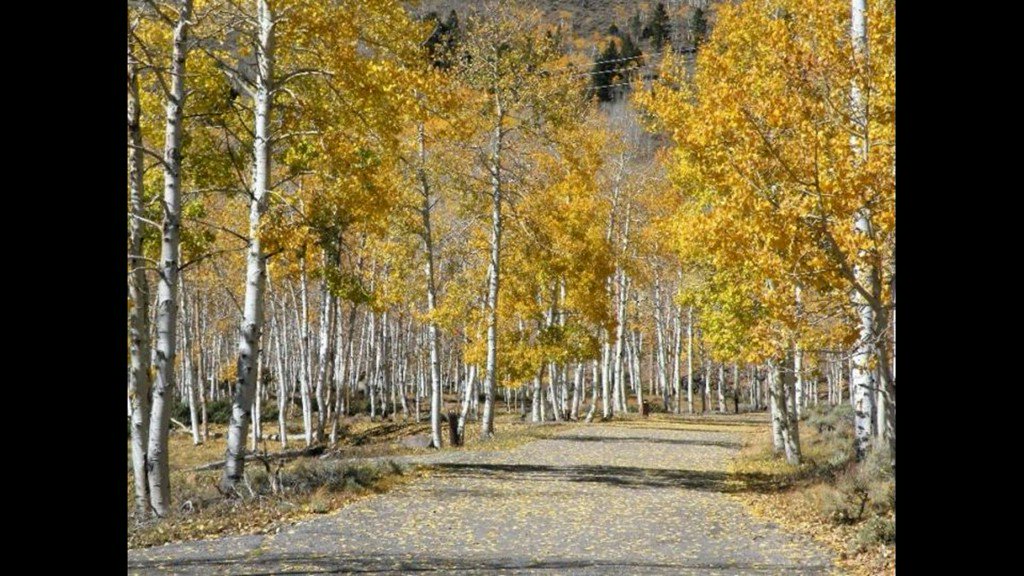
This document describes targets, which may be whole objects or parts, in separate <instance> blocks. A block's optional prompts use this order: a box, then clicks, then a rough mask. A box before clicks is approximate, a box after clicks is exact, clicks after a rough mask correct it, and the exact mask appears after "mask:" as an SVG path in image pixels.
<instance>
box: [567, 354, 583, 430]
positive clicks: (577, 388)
mask: <svg viewBox="0 0 1024 576" xmlns="http://www.w3.org/2000/svg"><path fill="white" fill-rule="evenodd" d="M582 386H583V363H582V362H577V363H576V368H575V372H574V374H573V379H572V403H571V404H570V405H569V406H570V408H569V419H570V420H579V419H580V397H581V396H582V395H583V393H584V392H585V391H584V390H581V388H582Z"/></svg>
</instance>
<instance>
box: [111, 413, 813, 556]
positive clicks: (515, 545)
mask: <svg viewBox="0 0 1024 576" xmlns="http://www.w3.org/2000/svg"><path fill="white" fill-rule="evenodd" d="M765 424H766V421H765V419H764V417H763V415H740V416H714V417H704V418H687V419H679V418H677V417H671V416H663V415H654V416H652V417H651V418H649V419H628V420H614V421H611V422H606V423H603V424H600V425H596V424H595V425H582V424H581V425H563V426H557V427H554V426H552V427H548V426H542V427H537V428H545V429H547V430H548V431H550V433H548V434H545V435H543V436H540V437H537V438H536V439H534V440H533V441H531V442H527V443H519V444H518V445H513V446H510V447H502V448H501V449H487V448H486V446H484V447H483V448H482V449H478V450H444V451H441V452H435V453H431V454H413V455H407V456H398V457H396V456H393V455H389V456H388V458H389V459H391V460H398V461H402V462H405V463H407V464H410V465H412V464H415V465H419V468H418V469H419V470H420V472H419V473H418V474H416V475H411V476H412V477H411V478H409V480H408V481H406V482H402V483H399V484H397V485H395V486H394V487H393V488H392V489H391V490H389V491H387V492H385V493H381V494H374V495H370V496H368V497H365V498H360V499H358V500H355V501H353V502H351V503H349V504H347V505H345V506H344V507H342V508H341V509H340V510H339V511H337V512H335V513H332V514H326V515H321V516H317V517H315V518H313V519H309V520H305V521H301V522H298V523H296V524H292V525H290V526H286V527H284V528H282V529H281V530H279V531H278V532H277V533H273V534H255V535H240V536H227V537H222V538H218V539H213V540H203V541H196V542H186V543H177V544H168V545H165V546H154V547H150V548H144V549H135V550H129V551H128V571H129V573H133V574H135V573H138V574H168V573H175V574H267V573H275V574H278V573H288V574H306V573H335V572H339V573H346V572H359V573H405V572H413V571H417V572H418V571H424V570H427V571H440V572H455V571H457V572H460V573H468V574H483V573H522V574H540V573H547V574H551V573H572V574H635V573H644V574H768V573H780V572H787V573H801V574H827V573H829V572H830V571H831V570H832V553H831V551H830V550H829V549H828V548H827V547H826V546H824V545H822V544H820V543H818V542H816V541H814V540H812V539H811V538H809V537H808V536H804V535H800V534H795V533H792V532H789V531H787V530H785V529H783V528H782V527H780V526H779V525H778V524H776V523H774V522H772V521H768V520H763V519H759V518H757V517H755V516H753V515H752V514H750V513H749V512H748V509H747V508H746V507H745V506H744V505H743V504H742V503H741V502H740V501H739V500H737V499H736V498H734V497H732V496H733V495H735V494H736V493H739V492H756V491H759V490H762V489H763V490H772V489H774V488H775V487H774V486H773V485H772V484H771V483H770V482H764V483H761V482H759V481H758V480H759V476H758V475H757V474H748V475H747V476H746V477H743V478H740V477H737V475H736V474H735V473H730V472H729V470H728V466H729V463H730V461H731V460H732V459H733V457H734V456H735V455H736V454H737V452H738V451H739V450H740V448H741V447H742V446H743V442H744V439H745V437H747V436H748V435H749V433H750V432H753V431H756V430H761V429H763V427H764V426H765Z"/></svg>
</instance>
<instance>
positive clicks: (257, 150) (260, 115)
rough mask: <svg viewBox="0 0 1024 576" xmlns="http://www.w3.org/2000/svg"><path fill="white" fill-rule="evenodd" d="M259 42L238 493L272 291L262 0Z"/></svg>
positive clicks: (263, 1)
mask: <svg viewBox="0 0 1024 576" xmlns="http://www.w3.org/2000/svg"><path fill="white" fill-rule="evenodd" d="M256 16H257V22H258V24H259V39H258V41H257V43H256V62H257V68H258V72H257V74H256V99H255V100H256V101H255V104H254V113H255V122H254V124H255V130H254V133H255V138H254V139H253V178H252V198H251V199H250V202H249V249H248V252H247V254H246V261H245V300H244V304H243V307H242V323H241V327H240V329H239V338H238V363H237V376H236V383H235V395H234V398H233V399H232V403H231V420H230V422H229V424H228V434H227V436H228V437H227V450H226V452H225V465H224V474H223V476H222V477H221V489H222V490H223V491H224V492H230V491H233V490H234V487H235V484H236V483H237V482H239V481H241V479H242V474H243V473H244V470H245V436H246V433H247V432H248V427H249V417H250V410H252V404H253V395H254V392H255V388H256V376H257V374H256V373H257V371H258V362H259V358H260V354H259V350H260V335H261V333H262V331H263V292H264V290H265V289H266V280H267V273H266V256H265V255H264V254H263V245H262V239H261V238H260V234H261V229H260V228H261V223H262V219H263V213H264V211H265V210H266V206H267V192H268V187H269V179H270V156H271V150H270V113H271V93H272V92H271V90H272V88H273V87H272V85H271V80H272V78H273V71H274V19H273V15H272V14H271V12H270V6H269V5H268V2H267V0H256Z"/></svg>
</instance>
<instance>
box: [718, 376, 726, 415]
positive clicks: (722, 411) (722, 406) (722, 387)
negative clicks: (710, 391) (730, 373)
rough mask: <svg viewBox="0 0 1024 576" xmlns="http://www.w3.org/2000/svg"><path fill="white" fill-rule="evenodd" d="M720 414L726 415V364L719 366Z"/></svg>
mask: <svg viewBox="0 0 1024 576" xmlns="http://www.w3.org/2000/svg"><path fill="white" fill-rule="evenodd" d="M718 412H719V413H720V414H725V364H719V365H718Z"/></svg>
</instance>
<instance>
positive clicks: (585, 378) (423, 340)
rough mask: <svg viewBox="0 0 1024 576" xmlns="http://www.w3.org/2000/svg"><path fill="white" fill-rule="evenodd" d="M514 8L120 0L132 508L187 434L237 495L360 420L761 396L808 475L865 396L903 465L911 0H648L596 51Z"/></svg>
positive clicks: (463, 430) (442, 445) (440, 440)
mask: <svg viewBox="0 0 1024 576" xmlns="http://www.w3.org/2000/svg"><path fill="white" fill-rule="evenodd" d="M433 4H437V3H433ZM433 4H431V5H433ZM449 4H452V3H449ZM527 4H529V3H524V6H518V5H517V4H516V3H507V2H502V3H497V2H495V3H488V4H486V5H485V6H484V7H482V8H476V7H475V5H476V3H468V2H467V3H464V4H463V3H454V5H457V6H458V8H457V9H455V10H450V11H448V10H445V11H443V12H440V13H435V12H428V11H427V10H426V9H425V8H423V7H420V6H418V5H417V4H416V3H407V2H402V1H399V0H360V1H355V0H332V1H312V0H309V1H303V0H239V1H233V0H232V1H228V0H144V1H129V2H128V14H127V18H128V25H127V29H128V37H127V50H128V62H127V93H128V106H127V112H128V115H127V118H128V122H127V127H128V130H127V172H126V173H127V180H128V195H127V200H128V201H127V219H126V222H127V240H126V245H127V260H128V270H127V280H128V292H127V293H128V318H127V320H128V322H127V332H126V333H127V336H128V337H127V342H128V353H127V358H128V366H127V368H128V370H127V372H128V386H127V399H128V401H127V407H128V422H129V451H130V458H131V465H130V469H129V474H130V478H131V481H130V483H131V484H132V486H133V490H134V492H133V502H132V506H133V507H134V515H135V517H137V518H139V519H144V518H153V517H159V518H163V517H166V516H168V515H170V514H172V513H173V511H174V510H175V509H176V508H177V507H180V506H181V505H182V503H181V502H176V501H173V497H172V493H173V491H172V485H171V475H170V472H169V467H168V462H169V454H168V452H169V435H170V434H171V431H172V430H173V428H174V427H175V426H180V427H181V428H183V429H187V431H188V434H189V435H190V436H189V438H190V442H191V444H194V445H200V444H205V445H207V446H209V445H210V444H211V443H216V445H217V446H218V450H220V449H222V452H218V453H222V454H223V458H222V460H223V462H222V472H219V474H220V481H219V482H218V486H217V489H218V491H219V492H220V493H222V494H223V495H224V496H225V497H226V498H232V497H237V496H238V494H239V493H240V492H241V490H242V489H243V486H244V484H245V482H246V476H245V474H246V472H247V470H249V468H248V467H250V466H252V465H253V462H254V460H253V458H254V455H255V456H258V455H259V454H261V453H264V454H265V453H266V451H268V450H281V451H285V450H288V449H291V450H305V449H307V448H324V449H325V450H326V449H330V448H331V447H333V446H335V445H336V444H337V443H338V442H340V441H341V440H342V439H343V438H344V436H345V434H346V430H347V429H348V428H347V425H348V424H349V423H350V422H352V421H354V419H358V418H362V419H366V420H369V421H370V422H384V421H387V422H424V423H425V424H426V425H429V432H428V433H427V434H428V435H429V446H430V447H431V448H433V449H439V450H441V449H443V450H448V449H450V448H455V447H457V446H459V445H460V444H462V442H463V441H464V439H465V438H466V436H467V435H468V434H469V433H470V432H472V433H473V434H474V438H476V437H478V438H479V439H480V441H481V442H484V443H486V442H492V443H493V442H494V441H495V440H500V437H501V431H500V429H499V428H496V426H495V420H496V419H497V418H498V417H499V416H501V415H514V416H516V417H518V418H520V419H521V420H523V421H525V422H533V423H540V422H547V421H552V422H576V421H578V422H581V423H586V424H585V425H588V426H599V425H600V422H602V421H607V420H610V419H621V418H628V417H629V416H630V414H636V415H638V416H639V415H640V414H644V415H646V414H648V413H649V412H651V411H657V412H664V413H667V414H668V415H679V416H678V417H679V418H682V417H689V416H687V415H690V414H698V413H701V412H715V413H728V412H741V411H743V412H752V413H756V412H766V413H767V414H768V417H767V421H770V426H771V435H772V448H773V450H774V452H775V454H777V456H778V458H779V459H780V460H784V461H785V462H786V463H788V464H789V465H793V466H797V465H800V464H801V462H802V461H803V460H804V457H803V455H802V451H801V447H802V446H801V436H802V435H801V433H802V432H804V433H805V438H806V424H805V422H806V419H807V417H808V414H809V413H810V412H811V410H812V409H814V408H815V407H817V406H820V405H841V404H849V405H850V406H852V409H853V410H852V414H853V417H852V420H851V421H852V423H853V426H854V437H853V440H852V445H851V450H853V451H854V452H855V454H856V456H855V457H856V459H857V460H864V459H866V458H868V457H870V456H871V455H872V454H884V457H885V459H886V462H887V463H888V466H889V467H890V468H891V470H892V471H893V474H894V471H895V463H896V456H895V455H896V449H895V448H896V346H895V334H896V306H895V289H896V265H895V253H896V217H895V196H896V147H895V139H896V130H895V109H896V91H895V41H896V40H895V37H896V25H895V11H896V9H895V0H852V2H851V0H820V1H815V2H807V1H801V0H742V1H740V2H722V3H718V2H696V3H688V4H680V3H670V6H669V7H668V8H665V7H664V6H662V8H661V9H660V11H659V9H656V8H655V4H656V3H651V6H650V10H649V11H648V12H645V18H646V17H647V15H648V14H651V15H653V16H650V18H651V22H655V23H657V26H655V27H649V26H648V27H647V28H646V29H648V36H647V37H644V36H642V35H641V34H640V33H639V32H629V31H628V30H629V29H630V25H629V24H628V21H627V19H621V20H619V21H618V25H619V26H622V30H617V31H616V32H615V34H604V32H603V29H602V32H601V33H600V34H598V36H599V38H597V39H596V40H594V39H593V38H592V39H591V40H594V41H593V42H590V43H587V42H583V41H581V40H580V38H579V37H577V36H576V35H574V33H573V30H572V27H571V26H563V25H562V23H561V22H560V21H558V20H557V19H553V18H550V17H545V16H544V14H543V13H541V12H540V11H537V10H531V9H529V6H528V5H527ZM677 4H678V5H680V6H681V7H678V8H675V6H676V5H677ZM445 5H446V6H447V5H448V4H445ZM645 5H646V4H645ZM658 5H659V6H660V4H658ZM673 10H677V11H673ZM677 16H678V17H677ZM670 24H671V26H672V27H671V28H670V27H669V26H670ZM604 28H607V26H604ZM652 31H653V32H652ZM626 39H628V44H627V42H626ZM609 44H610V45H611V48H606V46H608V45H609ZM177 407H182V412H176V410H177ZM215 407H222V408H223V410H225V411H226V416H225V424H224V427H223V430H222V431H219V432H217V433H216V434H215V433H214V432H213V431H211V427H212V426H213V422H212V414H213V412H214V409H215ZM175 414H186V415H187V416H184V417H182V416H176V415H175ZM673 417H676V416H673ZM449 425H450V426H449ZM581 425H583V424H581ZM765 426H768V424H765ZM471 428H472V430H471ZM217 430H220V429H217ZM765 430H767V428H765ZM766 434H767V432H766ZM257 465H260V464H259V463H258V462H257ZM219 469H220V468H219ZM267 469H268V470H269V469H270V468H269V465H268V468H267Z"/></svg>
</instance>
